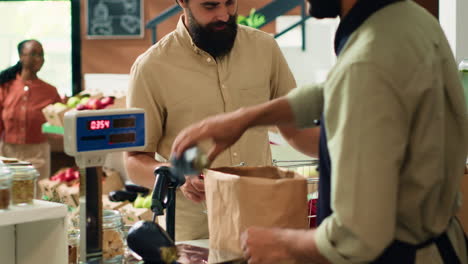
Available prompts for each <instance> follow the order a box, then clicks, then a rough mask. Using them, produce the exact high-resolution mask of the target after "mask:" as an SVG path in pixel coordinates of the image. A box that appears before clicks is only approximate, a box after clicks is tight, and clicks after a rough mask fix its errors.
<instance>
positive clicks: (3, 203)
mask: <svg viewBox="0 0 468 264" xmlns="http://www.w3.org/2000/svg"><path fill="white" fill-rule="evenodd" d="M10 194H11V170H10V169H8V167H6V166H5V165H3V164H2V165H0V212H2V211H4V210H7V209H8V207H9V206H10Z"/></svg>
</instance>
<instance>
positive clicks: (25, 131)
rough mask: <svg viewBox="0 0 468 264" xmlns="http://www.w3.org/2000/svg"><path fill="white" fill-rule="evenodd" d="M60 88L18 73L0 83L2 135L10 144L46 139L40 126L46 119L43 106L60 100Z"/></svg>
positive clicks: (0, 127) (35, 142)
mask: <svg viewBox="0 0 468 264" xmlns="http://www.w3.org/2000/svg"><path fill="white" fill-rule="evenodd" d="M60 101H61V100H60V96H59V94H58V93H57V89H56V88H55V87H54V86H52V85H50V84H48V83H46V82H44V81H42V80H40V79H36V80H27V81H24V80H23V79H21V76H20V75H19V74H18V75H16V79H15V80H11V81H9V82H7V83H5V84H4V85H3V86H0V113H1V122H0V135H1V137H2V140H3V141H4V142H6V143H10V144H37V143H43V142H45V141H46V140H47V138H46V137H45V135H44V134H42V130H41V126H42V124H43V123H45V122H46V120H45V117H44V115H43V114H42V111H41V110H42V108H44V107H45V106H47V105H49V104H53V103H55V102H60Z"/></svg>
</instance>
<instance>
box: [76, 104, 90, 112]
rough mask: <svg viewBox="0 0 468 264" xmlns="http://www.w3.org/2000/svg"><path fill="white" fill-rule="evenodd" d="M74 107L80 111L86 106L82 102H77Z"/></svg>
mask: <svg viewBox="0 0 468 264" xmlns="http://www.w3.org/2000/svg"><path fill="white" fill-rule="evenodd" d="M75 109H76V110H78V111H81V110H86V109H88V108H87V107H86V105H84V104H78V105H77V106H76V108H75Z"/></svg>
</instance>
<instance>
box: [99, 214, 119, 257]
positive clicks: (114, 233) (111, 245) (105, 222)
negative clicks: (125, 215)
mask: <svg viewBox="0 0 468 264" xmlns="http://www.w3.org/2000/svg"><path fill="white" fill-rule="evenodd" d="M124 241H125V240H124V232H123V222H122V216H121V215H120V212H119V211H115V210H104V211H103V213H102V255H103V259H104V263H106V264H114V263H119V264H120V263H121V262H122V260H123V257H124V252H125V250H124V249H125V244H124Z"/></svg>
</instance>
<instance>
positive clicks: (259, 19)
mask: <svg viewBox="0 0 468 264" xmlns="http://www.w3.org/2000/svg"><path fill="white" fill-rule="evenodd" d="M255 12H256V10H255V8H252V9H251V10H250V14H249V16H248V17H245V16H242V15H239V16H238V17H237V23H238V24H241V25H245V26H249V27H253V28H260V27H261V26H263V25H264V24H265V21H266V19H265V16H264V15H262V14H256V13H255Z"/></svg>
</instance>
